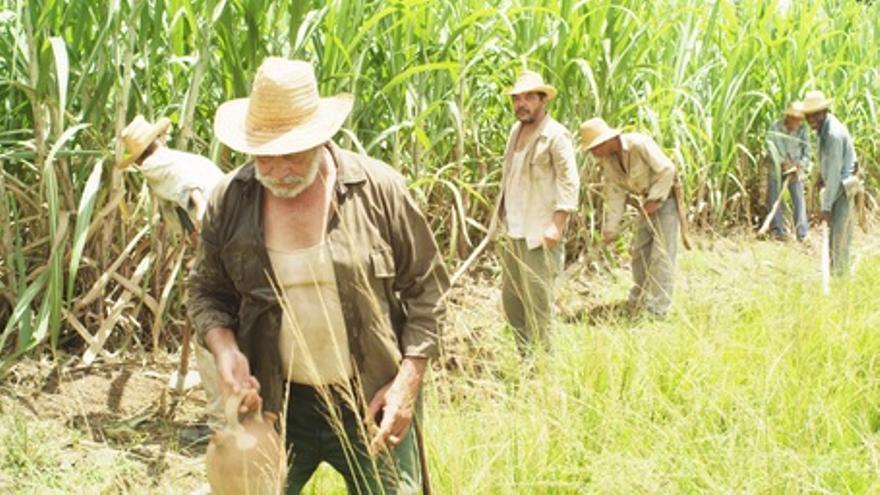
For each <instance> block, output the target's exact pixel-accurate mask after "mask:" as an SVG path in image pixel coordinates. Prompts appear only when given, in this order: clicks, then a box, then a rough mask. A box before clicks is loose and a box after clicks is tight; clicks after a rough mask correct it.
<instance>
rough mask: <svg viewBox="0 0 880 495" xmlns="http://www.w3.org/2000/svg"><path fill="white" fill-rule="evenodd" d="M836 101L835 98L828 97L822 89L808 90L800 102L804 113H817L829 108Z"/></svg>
mask: <svg viewBox="0 0 880 495" xmlns="http://www.w3.org/2000/svg"><path fill="white" fill-rule="evenodd" d="M832 103H834V98H826V97H825V93H823V92H821V91H807V94H806V95H805V96H804V101H801V102H800V106H801V111H802V112H803V113H804V114H810V113H816V112H820V111H822V110H825V109H827V108H828V107H830V106H831V104H832Z"/></svg>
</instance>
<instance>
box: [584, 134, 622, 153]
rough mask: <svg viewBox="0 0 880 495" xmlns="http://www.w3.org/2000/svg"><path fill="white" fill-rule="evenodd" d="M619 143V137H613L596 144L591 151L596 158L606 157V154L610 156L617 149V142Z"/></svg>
mask: <svg viewBox="0 0 880 495" xmlns="http://www.w3.org/2000/svg"><path fill="white" fill-rule="evenodd" d="M616 143H617V138H616V137H614V138H611V139H609V140H607V141H605V142H604V143H601V144H598V145H596V147H595V148H593V149H591V150H590V153H592V154H593V156H594V157H596V158H604V157H606V156H610V155H611V154H612V153H614V151H615V150H616V149H617V147H616V146H615V144H616Z"/></svg>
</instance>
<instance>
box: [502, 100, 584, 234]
mask: <svg viewBox="0 0 880 495" xmlns="http://www.w3.org/2000/svg"><path fill="white" fill-rule="evenodd" d="M521 127H522V124H521V123H520V122H517V123H516V124H514V126H513V128H512V129H511V130H510V135H509V136H508V138H507V149H506V150H505V152H504V173H503V178H502V185H503V190H502V203H501V205H500V206H501V207H502V208H501V215H502V218H504V220H505V226H506V227H507V228H508V229H509V230H510V231H511V232H509V233H513V234H514V235H515V236H516V237H518V238H522V239H525V241H526V245H527V246H528V247H529V249H535V248H537V247H539V246H541V245H542V243H543V239H544V230H545V229H546V228H547V226H548V225H550V222H552V221H553V213H554V212H556V211H566V212H572V211H575V210H577V206H578V192H579V189H580V179H579V178H578V172H577V164H576V161H575V155H574V146H573V145H572V140H571V134H570V133H569V132H568V129H566V128H565V127H564V126H563V125H562V124H560V123H559V122H557V121H556V120H554V119H553V118H552V117H550V115H545V116H544V118H543V119H542V120H541V122H540V123H539V124H538V128H537V129H535V132H534V133H533V134H532V136H531V137H530V138H529V141H528V142H527V143H526V145H525V147H524V148H523V151H522V153H523V155H522V156H521V157H520V158H521V159H515V154H516V151H515V147H516V140H517V137H518V136H519V132H520V129H521ZM511 215H515V218H512V217H511ZM511 227H512V228H511Z"/></svg>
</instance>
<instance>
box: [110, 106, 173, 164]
mask: <svg viewBox="0 0 880 495" xmlns="http://www.w3.org/2000/svg"><path fill="white" fill-rule="evenodd" d="M170 125H171V121H170V120H168V119H167V118H165V117H162V118H161V119H159V120H157V121H156V122H155V123H152V122H150V121H148V120H147V119H145V118H144V116H143V115H138V116H137V117H135V118H134V120H132V121H131V123H130V124H128V126H126V127H125V129H123V130H122V135H121V136H120V137H121V139H122V145H123V146H124V147H125V154H124V155H123V156H122V160H120V161H119V164H118V165H119V166H120V167H122V168H125V167H127V166H129V165H130V164H131V162H133V161H135V160H137V159H138V158H140V156H141V155H142V154H143V153H144V150H146V149H147V147H148V146H150V144H151V143H152V142H153V141H155V140H156V139H157V138H158V137H159V136H161V135H162V134H164V133H165V131H167V130H168V127H169V126H170Z"/></svg>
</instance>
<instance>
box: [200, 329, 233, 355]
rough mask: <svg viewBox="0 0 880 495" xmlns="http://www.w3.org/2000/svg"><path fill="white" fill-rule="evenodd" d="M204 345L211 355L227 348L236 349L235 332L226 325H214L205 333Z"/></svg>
mask: <svg viewBox="0 0 880 495" xmlns="http://www.w3.org/2000/svg"><path fill="white" fill-rule="evenodd" d="M205 346H206V347H207V348H208V350H209V351H211V353H212V354H213V355H215V356H216V355H218V354H220V353H222V352H223V351H226V350H229V349H237V348H238V343H237V342H236V341H235V333H233V331H232V329H231V328H228V327H214V328H212V329H210V330H208V332H207V333H206V334H205Z"/></svg>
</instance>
